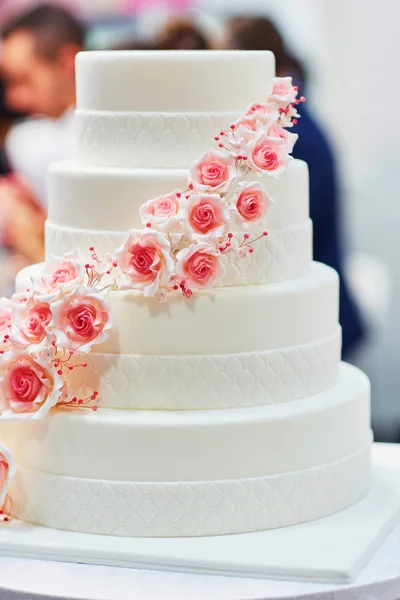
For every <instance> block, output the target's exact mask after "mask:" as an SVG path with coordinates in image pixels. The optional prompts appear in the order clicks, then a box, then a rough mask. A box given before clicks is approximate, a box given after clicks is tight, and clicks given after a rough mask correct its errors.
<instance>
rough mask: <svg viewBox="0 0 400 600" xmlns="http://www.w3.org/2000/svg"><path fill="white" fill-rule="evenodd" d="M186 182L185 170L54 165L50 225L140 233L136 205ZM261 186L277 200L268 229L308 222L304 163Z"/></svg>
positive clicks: (291, 165)
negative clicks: (137, 231)
mask: <svg viewBox="0 0 400 600" xmlns="http://www.w3.org/2000/svg"><path fill="white" fill-rule="evenodd" d="M209 147H210V144H208V146H207V148H209ZM187 177H188V172H187V171H186V170H184V169H168V170H167V169H165V170H164V169H110V168H99V167H84V166H82V165H80V164H79V163H77V162H75V161H66V162H61V163H55V164H53V165H52V166H51V167H50V171H49V193H48V195H49V213H48V218H49V222H50V223H51V224H52V225H58V226H63V227H65V228H71V229H83V230H86V229H88V230H91V231H97V230H98V231H99V232H100V231H104V232H108V231H119V232H124V233H126V232H127V231H128V230H129V229H140V228H142V227H143V224H142V222H141V220H140V217H139V208H140V206H141V205H142V204H143V203H144V202H147V200H150V199H152V198H156V197H157V196H161V195H162V194H166V193H169V192H172V191H173V190H174V189H176V188H181V189H183V190H185V189H187ZM253 179H254V177H253ZM261 181H262V182H263V184H264V185H265V188H266V189H267V190H268V192H269V194H270V195H271V196H272V198H273V199H274V200H275V204H273V205H272V206H271V207H270V209H269V211H268V214H267V217H266V222H265V225H266V227H267V228H268V229H274V230H275V229H285V228H288V227H293V226H297V225H304V223H305V222H306V221H307V220H308V218H309V210H308V208H309V191H308V168H307V165H306V163H305V162H303V161H301V160H292V161H290V163H289V165H288V168H287V171H286V173H285V174H284V175H283V176H282V177H281V178H280V179H279V180H274V179H273V178H271V177H264V178H262V179H261ZM70 249H71V248H69V250H70Z"/></svg>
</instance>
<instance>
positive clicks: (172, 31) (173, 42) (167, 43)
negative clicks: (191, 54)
mask: <svg viewBox="0 0 400 600" xmlns="http://www.w3.org/2000/svg"><path fill="white" fill-rule="evenodd" d="M156 46H157V49H158V50H209V49H210V47H211V46H210V43H209V41H208V39H207V37H206V36H205V35H204V34H203V32H202V31H200V29H198V27H196V25H195V24H194V23H192V22H191V21H189V20H187V19H176V20H172V21H170V22H169V23H168V24H167V25H166V26H165V27H164V28H163V29H162V30H161V32H160V33H159V34H158V36H157V39H156Z"/></svg>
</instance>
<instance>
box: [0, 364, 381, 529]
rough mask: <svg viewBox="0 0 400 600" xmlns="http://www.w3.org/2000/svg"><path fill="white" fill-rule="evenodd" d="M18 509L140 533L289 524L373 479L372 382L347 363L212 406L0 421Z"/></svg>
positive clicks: (64, 523)
mask: <svg viewBox="0 0 400 600" xmlns="http://www.w3.org/2000/svg"><path fill="white" fill-rule="evenodd" d="M0 439H2V440H3V441H4V442H5V443H6V444H7V445H8V446H9V447H10V448H11V450H12V451H13V452H14V455H15V458H16V460H17V464H18V473H17V477H16V479H15V482H14V484H13V486H12V488H11V500H12V514H13V516H14V517H16V518H18V519H21V520H23V521H27V522H30V523H34V524H38V525H43V526H47V527H52V528H56V529H64V530H70V531H77V532H82V533H95V534H105V535H115V536H131V537H176V536H179V537H186V536H207V535H220V534H233V533H245V532H252V531H260V530H265V529H272V528H276V527H285V526H289V525H294V524H297V523H301V522H305V521H310V520H314V519H318V518H320V517H323V516H326V515H329V514H332V513H335V512H337V511H340V510H342V509H344V508H346V507H348V506H350V505H351V504H354V503H356V502H357V501H358V500H360V499H362V497H363V496H364V495H365V494H366V493H367V491H368V488H369V483H370V445H371V439H372V438H371V433H370V427H369V382H368V379H367V378H366V376H365V375H364V374H362V373H361V372H360V371H358V370H357V369H354V368H353V367H350V366H347V365H342V367H341V370H340V378H339V382H338V384H337V385H336V386H335V387H334V388H332V389H331V390H328V391H326V392H323V393H321V394H317V395H315V396H312V397H309V398H306V399H303V400H298V401H295V402H290V403H286V404H283V405H273V406H266V407H252V408H246V409H227V410H212V411H122V410H105V409H99V410H98V411H97V412H92V411H89V412H80V411H72V412H66V411H65V410H64V411H63V410H60V411H56V412H54V413H52V414H50V415H48V416H47V417H46V418H45V419H43V420H42V421H33V422H32V421H30V422H27V421H14V422H11V423H10V422H3V423H0Z"/></svg>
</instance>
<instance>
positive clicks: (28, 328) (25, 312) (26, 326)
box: [10, 296, 52, 353]
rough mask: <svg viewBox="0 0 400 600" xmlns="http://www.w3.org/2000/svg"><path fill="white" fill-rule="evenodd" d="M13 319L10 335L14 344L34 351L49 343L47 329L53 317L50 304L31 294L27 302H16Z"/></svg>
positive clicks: (31, 351)
mask: <svg viewBox="0 0 400 600" xmlns="http://www.w3.org/2000/svg"><path fill="white" fill-rule="evenodd" d="M13 319H14V323H13V325H12V327H11V336H10V340H11V342H12V343H13V344H15V345H16V346H20V347H25V348H27V349H28V351H29V352H30V353H34V352H39V351H40V350H41V349H42V348H44V346H45V345H46V344H47V343H49V341H48V334H47V331H46V328H47V326H48V325H49V323H50V321H51V319H52V315H51V310H50V306H49V304H47V303H45V302H40V301H39V300H38V299H37V298H36V297H35V296H30V297H29V298H28V299H27V301H26V302H24V303H23V302H19V303H16V304H14V307H13Z"/></svg>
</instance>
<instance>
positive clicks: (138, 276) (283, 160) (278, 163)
mask: <svg viewBox="0 0 400 600" xmlns="http://www.w3.org/2000/svg"><path fill="white" fill-rule="evenodd" d="M297 95H298V90H297V88H296V87H294V86H293V84H292V79H291V78H290V77H286V78H276V79H274V81H273V88H272V92H271V94H270V96H269V97H268V98H267V100H266V101H265V102H259V103H254V104H252V105H251V106H250V107H249V108H248V110H247V112H246V114H245V115H243V116H242V117H241V118H240V119H237V121H235V122H234V123H232V124H231V125H230V127H229V129H228V130H227V131H221V132H218V135H216V136H215V143H216V148H215V149H211V150H209V151H208V152H205V153H204V154H203V155H202V156H201V157H200V158H199V159H198V160H197V161H196V162H195V163H194V164H193V166H192V168H191V170H190V174H189V179H188V184H187V189H186V190H173V191H172V192H169V193H166V194H165V195H163V196H160V197H158V198H153V199H151V200H149V201H148V202H146V203H145V204H143V205H142V206H141V208H140V217H141V220H142V223H143V225H144V228H143V229H142V230H131V231H130V232H129V234H128V237H127V239H126V241H125V243H124V244H123V245H122V246H121V247H120V248H119V249H117V250H116V251H115V256H107V257H104V259H103V260H100V259H99V257H98V255H97V254H96V252H95V249H94V248H89V251H90V259H89V262H88V261H85V260H83V259H82V257H80V256H79V255H78V253H77V252H72V253H70V254H67V255H65V256H64V257H63V258H57V259H54V260H53V261H51V262H49V263H47V265H46V267H45V269H44V271H43V272H42V274H41V275H40V277H38V278H37V279H36V280H34V281H32V285H31V287H30V288H29V289H27V290H26V291H25V292H24V293H23V294H15V295H14V296H13V297H12V298H11V300H7V299H4V298H3V299H1V300H0V418H3V419H40V418H43V417H44V416H45V415H46V414H47V413H48V412H49V410H51V409H53V408H55V407H58V408H61V409H71V408H72V409H77V408H82V407H85V408H89V409H92V410H96V404H95V403H96V399H97V395H98V393H97V391H96V390H93V391H92V392H91V393H90V394H89V395H88V396H87V397H85V398H80V397H78V396H77V395H76V394H75V393H74V390H73V389H70V385H69V377H68V374H69V373H70V372H71V371H74V370H75V369H80V368H82V369H84V368H85V367H86V366H87V363H86V362H85V355H86V354H87V353H88V352H90V351H91V348H92V346H94V345H96V346H97V345H99V344H101V343H102V342H103V341H104V340H105V339H106V338H107V331H108V330H109V329H110V328H111V326H112V324H111V316H110V309H109V306H108V304H107V300H106V298H107V293H108V292H109V291H110V290H135V291H137V292H140V293H143V294H144V295H145V296H153V297H155V299H157V300H159V301H165V300H166V299H167V297H168V295H169V294H174V293H182V294H183V296H184V297H186V298H188V299H190V297H191V296H192V295H193V293H195V292H196V291H197V290H204V289H209V288H212V287H213V286H214V285H218V283H219V282H221V281H222V280H223V278H224V276H225V273H226V260H225V255H227V254H232V253H234V258H235V259H237V260H241V259H242V258H243V257H245V256H248V255H249V254H252V252H253V251H254V247H253V245H254V244H255V243H257V242H258V241H259V240H261V239H263V238H265V237H266V236H267V231H264V226H265V223H264V219H265V216H266V214H267V211H268V209H269V207H270V206H271V204H272V203H273V199H272V198H271V197H270V196H269V194H268V192H267V191H266V189H265V187H266V185H265V179H263V181H262V182H261V179H260V177H262V176H269V177H273V178H278V177H279V176H280V175H281V174H282V173H283V172H284V170H285V168H286V165H287V163H288V161H289V159H290V153H291V151H292V149H293V146H294V144H295V142H296V139H297V136H296V135H294V134H293V133H291V132H290V131H288V128H289V129H290V128H291V127H292V126H293V124H295V123H296V120H297V118H298V117H299V115H298V113H297V110H296V106H297V105H298V104H299V103H300V102H304V100H305V98H304V97H301V98H299V99H297ZM231 229H232V231H231ZM14 474H15V464H14V460H13V457H12V456H11V453H10V452H9V451H8V450H7V448H5V447H4V446H1V445H0V514H3V515H4V514H6V511H7V508H6V505H7V497H8V496H7V494H8V489H9V486H10V484H11V482H12V479H13V477H14ZM6 518H7V517H6ZM6 518H5V519H6ZM5 519H4V520H5Z"/></svg>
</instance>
